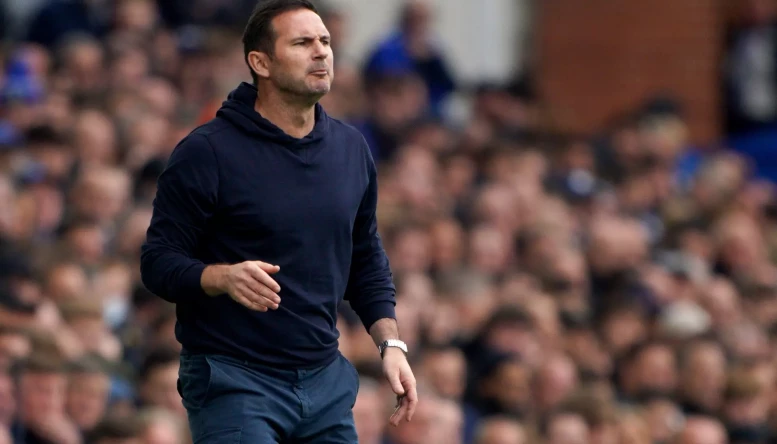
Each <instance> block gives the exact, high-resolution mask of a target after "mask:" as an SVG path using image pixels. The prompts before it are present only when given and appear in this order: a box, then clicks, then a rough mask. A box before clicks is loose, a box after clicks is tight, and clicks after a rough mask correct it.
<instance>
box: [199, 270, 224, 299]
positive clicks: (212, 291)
mask: <svg viewBox="0 0 777 444" xmlns="http://www.w3.org/2000/svg"><path fill="white" fill-rule="evenodd" d="M228 269H229V266H228V265H208V266H207V267H205V270H203V271H202V277H201V278H200V285H201V286H202V290H203V291H204V292H205V294H207V295H208V296H218V295H220V294H224V293H226V292H227V290H226V288H227V286H226V276H227V270H228Z"/></svg>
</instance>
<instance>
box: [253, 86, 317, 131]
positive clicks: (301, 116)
mask: <svg viewBox="0 0 777 444" xmlns="http://www.w3.org/2000/svg"><path fill="white" fill-rule="evenodd" d="M254 109H255V110H256V112H258V113H259V114H261V115H262V117H264V118H265V119H267V120H269V121H270V122H272V123H273V124H274V125H275V126H277V127H278V128H280V129H282V130H283V132H285V133H286V134H288V135H290V136H292V137H295V138H297V139H302V138H303V137H305V136H307V135H308V134H310V132H311V131H313V127H315V125H316V108H315V103H314V104H312V105H311V104H309V103H305V104H303V103H294V102H291V101H289V100H285V99H284V98H283V97H281V96H279V95H277V94H273V93H267V94H261V93H260V94H257V96H256V103H255V104H254Z"/></svg>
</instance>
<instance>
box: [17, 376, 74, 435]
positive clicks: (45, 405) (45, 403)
mask: <svg viewBox="0 0 777 444" xmlns="http://www.w3.org/2000/svg"><path fill="white" fill-rule="evenodd" d="M20 392H21V396H20V401H21V406H20V410H21V412H20V413H21V414H22V415H24V417H25V418H27V419H28V420H29V422H30V423H37V422H39V421H45V420H46V418H51V417H59V416H61V415H62V414H64V411H65V397H66V392H67V377H66V376H65V375H64V374H60V373H25V374H24V375H22V377H21V381H20Z"/></svg>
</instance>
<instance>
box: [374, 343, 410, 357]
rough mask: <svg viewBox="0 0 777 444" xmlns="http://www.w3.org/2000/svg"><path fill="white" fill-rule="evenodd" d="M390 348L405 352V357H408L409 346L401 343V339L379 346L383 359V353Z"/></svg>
mask: <svg viewBox="0 0 777 444" xmlns="http://www.w3.org/2000/svg"><path fill="white" fill-rule="evenodd" d="M389 347H396V348H398V349H400V350H402V351H403V352H405V356H407V344H405V343H404V342H402V341H400V340H399V339H387V340H385V341H383V342H382V343H381V344H380V345H378V351H380V358H381V359H383V352H385V351H386V349H387V348H389Z"/></svg>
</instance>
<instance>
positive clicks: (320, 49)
mask: <svg viewBox="0 0 777 444" xmlns="http://www.w3.org/2000/svg"><path fill="white" fill-rule="evenodd" d="M313 47H314V54H313V57H315V58H317V59H325V58H327V57H328V56H329V51H328V50H327V45H325V44H324V42H322V41H321V40H316V43H315V44H314V45H313Z"/></svg>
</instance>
